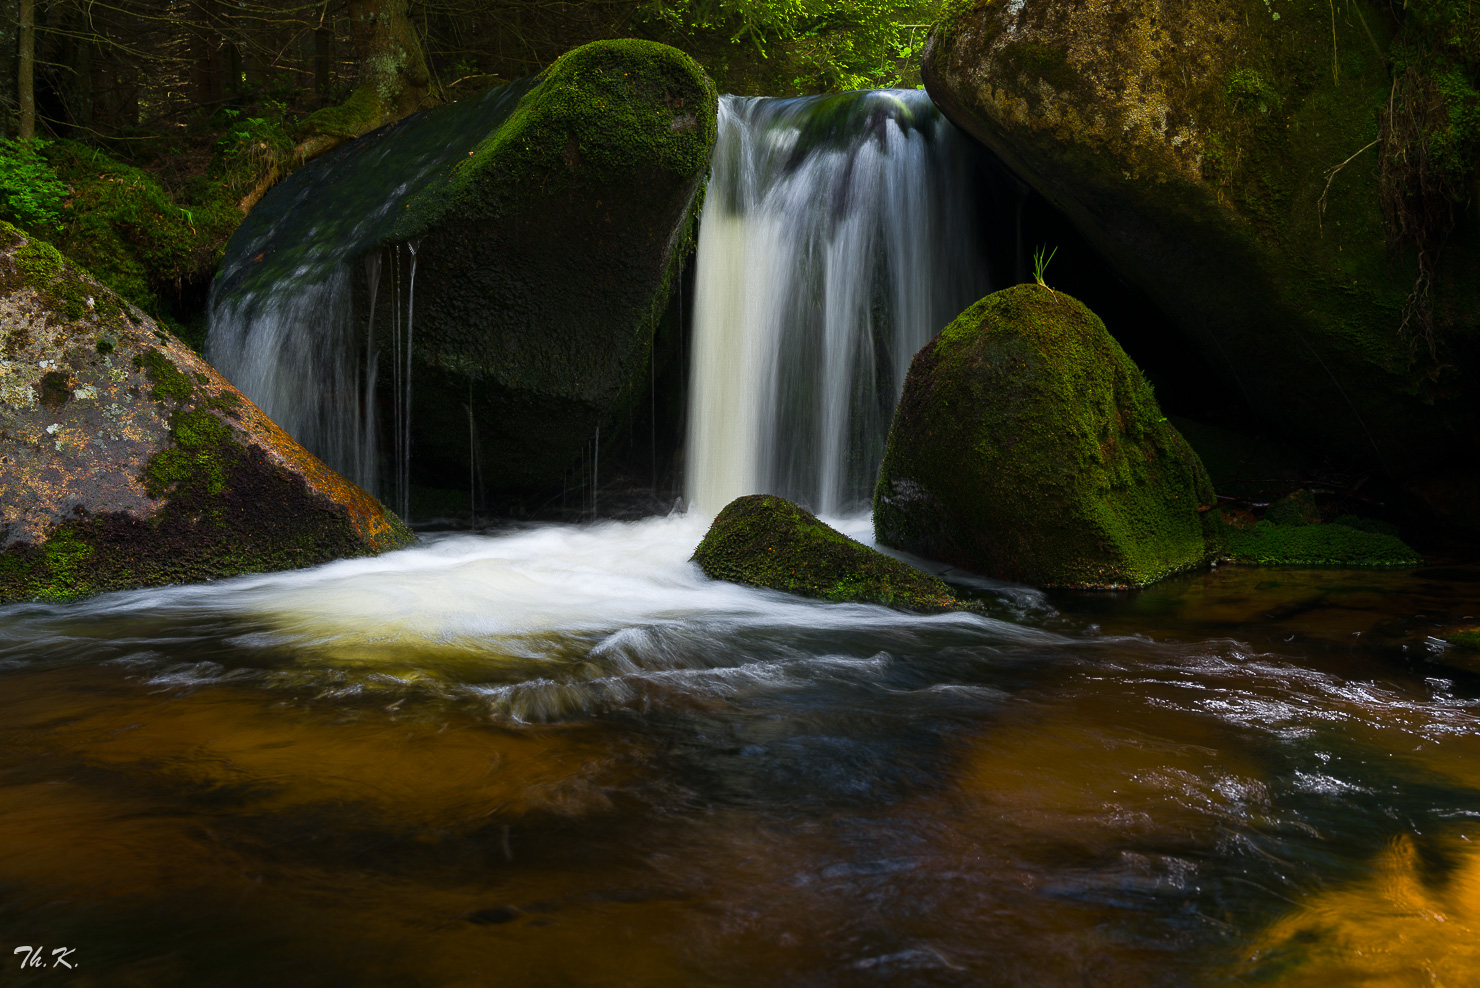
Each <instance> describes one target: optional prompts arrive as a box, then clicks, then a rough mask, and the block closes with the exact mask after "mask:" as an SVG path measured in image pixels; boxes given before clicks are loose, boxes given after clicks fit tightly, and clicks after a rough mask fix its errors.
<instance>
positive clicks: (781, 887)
mask: <svg viewBox="0 0 1480 988" xmlns="http://www.w3.org/2000/svg"><path fill="white" fill-rule="evenodd" d="M842 524H843V526H844V527H845V528H847V529H849V530H851V531H852V532H853V533H854V534H856V535H859V536H861V537H864V538H866V537H867V532H866V522H864V521H863V520H862V519H853V520H844V521H843V522H842ZM704 527H705V520H704V519H703V518H701V517H698V516H695V515H676V516H673V517H670V518H654V519H649V520H647V521H643V522H638V523H605V524H595V525H588V526H579V527H569V526H545V527H539V528H528V529H515V530H510V531H507V532H504V533H502V534H499V535H484V536H472V535H462V536H448V537H441V538H432V539H429V540H428V541H427V542H426V543H425V544H423V545H422V546H420V547H417V548H414V549H409V550H406V551H403V552H399V553H394V554H391V555H388V556H384V557H381V558H378V559H372V560H355V561H345V562H341V563H336V564H332V565H329V566H324V567H320V568H318V569H314V570H310V571H305V572H297V573H286V574H275V575H269V576H251V577H242V578H238V579H235V580H230V581H223V582H220V583H215V584H207V585H202V586H194V587H179V588H170V589H162V590H151V591H142V592H137V593H125V594H114V595H109V596H106V597H102V598H98V599H96V600H93V601H91V602H87V603H84V604H79V605H70V606H39V605H21V606H11V607H8V608H4V609H0V737H3V740H4V743H3V745H0V930H3V931H4V933H5V936H6V938H7V939H6V945H7V946H6V949H5V950H4V951H3V954H4V958H5V961H6V967H5V969H4V970H5V983H6V984H37V985H41V984H51V983H55V982H56V981H58V980H61V978H62V977H63V975H64V974H65V972H53V971H39V972H36V971H33V972H29V973H22V972H20V970H19V967H18V963H19V961H18V959H17V958H13V957H12V956H11V954H10V950H11V949H13V947H14V946H19V945H37V944H44V945H45V946H46V948H47V950H48V956H49V951H50V950H51V949H52V948H56V947H68V948H74V949H75V951H76V952H75V953H74V954H73V955H71V959H72V960H74V961H78V962H80V964H81V966H80V968H79V969H78V971H77V973H76V974H75V975H72V974H66V976H67V977H75V978H82V979H84V981H85V983H91V984H149V985H203V984H240V985H256V984H262V983H264V982H266V981H268V980H270V979H275V980H279V981H282V982H284V983H289V984H304V985H314V984H323V985H331V984H333V985H338V984H428V985H454V984H465V985H486V984H521V985H523V984H529V985H569V984H592V985H597V984H602V985H605V984H610V985H619V984H620V985H632V984H640V985H692V984H735V985H740V984H753V983H756V982H758V981H760V982H771V983H778V984H817V985H833V984H899V985H917V984H940V985H978V984H1002V985H1008V984H1011V985H1034V984H1040V985H1061V984H1094V985H1137V986H1141V985H1187V984H1196V983H1229V982H1238V983H1254V984H1292V983H1293V984H1312V985H1317V984H1319V985H1327V984H1335V983H1359V982H1361V983H1374V984H1419V983H1422V984H1431V983H1436V984H1445V985H1464V984H1469V983H1471V982H1470V980H1467V979H1469V975H1470V973H1471V972H1473V970H1475V969H1476V967H1475V965H1476V964H1477V963H1480V957H1477V956H1476V954H1477V952H1480V948H1477V944H1480V937H1477V934H1480V928H1477V927H1480V855H1477V853H1476V852H1475V850H1474V848H1475V847H1476V844H1477V843H1480V768H1477V766H1480V677H1477V676H1476V675H1475V673H1474V671H1472V669H1471V668H1470V667H1467V666H1466V665H1465V664H1464V663H1463V661H1462V660H1461V659H1460V657H1459V656H1458V654H1457V653H1455V652H1454V651H1453V650H1449V651H1445V650H1443V649H1442V648H1441V647H1440V646H1438V645H1437V644H1436V643H1434V642H1433V641H1432V640H1430V638H1429V635H1431V634H1432V633H1433V632H1434V631H1435V630H1436V629H1437V628H1439V627H1441V626H1443V625H1444V624H1445V623H1446V622H1448V621H1450V620H1454V619H1458V618H1462V617H1464V616H1466V615H1477V614H1480V609H1477V608H1480V570H1477V569H1475V568H1456V569H1450V570H1447V571H1440V570H1437V569H1431V570H1426V571H1425V570H1420V571H1418V572H1414V573H1349V572H1340V571H1309V572H1294V571H1268V570H1263V571H1260V570H1245V569H1235V568H1222V569H1218V570H1214V571H1211V572H1208V573H1204V574H1199V575H1194V576H1189V577H1184V578H1181V579H1178V580H1173V581H1168V582H1167V583H1165V584H1162V585H1160V586H1158V587H1155V588H1152V589H1151V590H1148V591H1145V592H1142V593H1139V594H1100V595H1063V596H1057V597H1051V596H1046V595H1044V594H1042V593H1039V592H1037V591H1033V590H1030V589H1027V588H1023V587H1016V586H1010V585H1000V584H991V583H986V582H981V583H978V584H977V593H978V594H979V595H980V596H981V599H982V600H983V601H984V602H985V603H986V605H987V606H986V613H985V614H980V615H977V614H970V615H968V614H956V615H940V616H931V617H912V616H908V615H902V614H898V613H895V612H891V611H888V610H884V609H880V608H874V607H866V606H856V605H840V604H828V603H816V602H808V601H803V600H799V599H796V598H790V597H786V596H783V595H780V594H775V593H771V592H766V591H759V590H753V589H748V588H744V587H740V586H736V585H731V584H724V583H714V582H711V581H708V580H706V579H704V578H703V577H702V575H701V574H700V573H699V572H698V570H697V568H696V567H695V566H694V565H693V564H692V563H690V562H688V561H687V559H688V555H689V554H690V552H691V551H692V548H693V546H694V544H695V543H696V542H697V540H698V539H699V537H700V536H701V534H702V532H703V530H704ZM1363 978H1368V979H1369V980H1368V981H1366V982H1363V981H1362V979H1363ZM86 979H92V980H90V981H88V980H86Z"/></svg>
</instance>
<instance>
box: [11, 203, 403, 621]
mask: <svg viewBox="0 0 1480 988" xmlns="http://www.w3.org/2000/svg"><path fill="white" fill-rule="evenodd" d="M0 471H3V474H4V478H5V481H4V483H3V484H0V602H5V601H14V600H27V599H35V598H40V599H48V600H55V599H63V598H68V597H78V596H83V595H86V594H91V593H97V592H101V591H104V590H116V589H122V588H127V587H141V586H158V585H162V584H167V583H182V582H192V581H198V580H203V579H209V578H215V577H225V576H232V575H235V574H238V573H250V572H262V571H267V570H280V569H291V568H293V567H298V566H311V565H314V564H317V563H323V562H328V561H330V560H333V559H339V558H342V557H346V556H364V555H370V554H372V553H376V552H380V551H382V550H385V549H392V548H397V547H399V546H402V545H405V544H407V543H409V542H410V541H411V539H412V535H411V532H410V531H409V530H408V529H407V528H406V527H405V526H404V525H402V524H401V522H400V521H399V520H398V519H396V517H395V516H394V515H392V514H390V513H389V512H387V511H386V510H385V509H384V508H383V507H381V505H380V503H379V502H377V501H376V500H375V499H374V498H372V497H370V496H369V495H368V494H366V493H365V492H364V491H362V490H360V488H358V487H356V486H355V485H354V484H351V483H350V482H348V481H347V480H345V479H344V478H342V477H340V476H339V475H338V474H336V473H334V472H333V471H332V470H330V469H329V468H328V467H326V466H325V465H324V464H323V463H321V462H319V460H317V459H316V458H314V457H313V456H312V455H311V454H309V453H308V451H307V450H305V449H303V447H301V446H299V445H298V444H297V443H296V442H294V441H293V440H292V439H291V438H289V437H288V435H287V434H286V433H284V432H283V431H282V430H281V429H279V428H278V427H277V426H276V425H274V424H273V422H272V421H271V420H270V419H268V418H267V416H265V415H263V414H262V412H261V411H260V410H259V409H258V408H257V407H256V406H255V405H253V404H252V403H251V402H249V401H247V400H246V399H245V398H243V397H242V395H241V394H240V392H238V391H237V390H236V389H235V388H233V387H232V386H231V385H230V384H229V383H227V382H226V380H225V379H224V378H222V377H221V376H220V375H219V374H217V373H216V372H215V371H214V370H213V369H212V368H211V367H210V366H209V365H208V364H206V363H205V362H204V361H203V360H201V359H200V358H199V357H198V356H196V355H195V353H194V352H192V351H191V350H190V349H189V348H188V347H186V346H185V345H184V344H183V343H181V342H180V341H179V340H177V339H175V338H174V337H172V336H170V335H169V334H168V333H166V332H164V331H163V330H161V329H160V328H159V327H158V326H157V325H155V324H154V323H153V322H152V321H151V320H150V319H149V318H148V317H146V316H145V315H144V314H143V313H141V312H140V311H139V310H138V309H136V308H134V307H132V306H131V305H129V304H128V303H126V302H124V301H123V300H122V299H120V298H119V297H118V296H117V295H114V294H113V293H112V292H111V291H109V290H108V289H106V288H104V287H103V286H102V285H100V284H99V283H98V282H97V281H95V280H94V279H93V278H92V277H91V276H89V275H86V274H84V273H82V272H81V271H79V270H78V269H77V268H75V267H74V266H73V265H72V264H70V263H68V262H67V261H66V260H64V259H63V257H62V255H61V254H60V253H58V252H57V250H56V248H54V247H52V246H51V245H50V244H47V243H44V242H42V241H39V240H34V239H29V238H27V237H25V236H23V235H21V234H20V233H19V232H18V231H17V230H16V229H15V228H13V227H10V226H7V225H4V224H0Z"/></svg>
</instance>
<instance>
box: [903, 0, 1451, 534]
mask: <svg viewBox="0 0 1480 988" xmlns="http://www.w3.org/2000/svg"><path fill="white" fill-rule="evenodd" d="M1463 11H1464V8H1463V6H1459V7H1454V8H1453V9H1451V7H1450V6H1447V5H1440V4H1421V5H1416V6H1415V5H1406V6H1405V5H1397V6H1391V5H1383V4H1379V3H1376V2H1373V0H1353V2H1351V3H1348V4H1346V5H1345V6H1340V5H1339V6H1338V9H1337V11H1336V13H1335V14H1333V13H1332V10H1331V9H1330V8H1328V7H1326V6H1322V5H1319V4H1288V3H1276V4H1273V5H1271V4H1270V3H1269V2H1268V0H1207V2H1201V3H1179V4H1166V3H1162V2H1160V0H1088V2H1086V0H1014V2H1007V0H976V2H972V3H969V4H966V5H963V6H962V7H960V8H958V12H957V13H955V14H953V15H951V16H948V17H946V18H944V19H943V20H942V21H941V23H940V26H938V27H937V28H936V30H935V31H934V32H933V33H932V35H931V37H930V40H929V42H928V44H927V46H926V51H925V54H924V60H923V69H924V79H925V85H926V88H927V89H928V91H929V93H930V95H931V97H932V98H933V99H934V100H935V102H936V103H937V104H938V105H939V106H940V108H941V109H942V110H943V111H944V112H945V114H946V115H947V116H948V117H949V118H950V119H951V120H952V121H953V122H954V123H956V124H957V125H959V126H961V127H962V128H964V129H965V130H966V131H968V132H969V133H971V134H972V135H973V136H975V137H976V138H977V139H978V140H980V141H981V142H982V143H984V144H985V145H986V146H987V147H989V148H990V149H992V150H993V151H994V152H995V153H996V154H997V155H999V156H1000V157H1001V158H1002V159H1003V161H1005V162H1006V163H1007V164H1008V165H1009V166H1010V167H1011V168H1012V169H1013V170H1014V171H1015V172H1016V173H1017V174H1018V175H1019V176H1021V177H1022V178H1023V180H1024V181H1026V182H1028V183H1029V184H1031V185H1032V187H1033V188H1034V189H1035V190H1037V191H1038V192H1039V193H1041V194H1042V195H1043V197H1044V198H1045V199H1047V200H1048V201H1049V202H1051V203H1052V204H1053V205H1054V206H1055V207H1057V208H1058V209H1059V210H1061V211H1062V212H1063V213H1064V214H1065V216H1067V217H1068V219H1069V220H1070V221H1071V222H1072V223H1073V224H1074V226H1075V227H1076V228H1077V229H1078V230H1079V231H1080V232H1081V233H1082V234H1083V235H1084V236H1085V237H1086V238H1087V239H1088V240H1089V241H1090V243H1091V244H1093V245H1094V246H1095V247H1096V248H1097V249H1098V250H1099V251H1100V252H1101V253H1102V254H1103V256H1104V257H1105V258H1106V259H1107V260H1108V262H1109V263H1110V264H1111V265H1113V266H1114V267H1115V268H1116V269H1117V271H1118V272H1119V273H1120V274H1121V275H1122V276H1123V277H1125V278H1127V279H1128V280H1130V281H1131V282H1133V283H1134V284H1136V285H1138V286H1139V287H1141V288H1142V289H1143V290H1145V291H1146V292H1147V294H1148V295H1150V296H1151V298H1152V299H1153V300H1154V301H1155V302H1156V303H1157V304H1158V305H1159V307H1160V308H1161V309H1162V311H1163V312H1165V313H1166V315H1167V316H1168V317H1169V318H1170V319H1171V320H1172V321H1173V322H1174V323H1175V324H1176V325H1177V326H1178V328H1179V329H1180V331H1181V332H1182V333H1183V334H1184V335H1185V336H1186V337H1187V338H1188V339H1189V340H1190V341H1192V342H1193V344H1194V345H1195V346H1197V347H1198V348H1199V349H1200V350H1201V351H1202V352H1203V353H1204V355H1205V356H1206V357H1207V359H1208V361H1209V363H1210V364H1211V365H1212V366H1213V367H1214V368H1215V370H1216V372H1217V373H1219V374H1220V375H1221V376H1222V377H1224V378H1225V380H1226V381H1227V382H1228V383H1229V384H1230V385H1231V386H1233V387H1235V388H1237V389H1238V391H1239V392H1240V393H1241V394H1242V395H1243V396H1244V397H1245V398H1246V399H1247V401H1248V402H1249V403H1250V404H1251V405H1252V406H1253V408H1254V409H1255V410H1256V411H1257V412H1258V413H1259V414H1260V415H1261V416H1262V417H1263V418H1264V419H1265V420H1267V421H1268V422H1270V423H1271V424H1272V425H1273V426H1275V427H1276V430H1277V431H1278V432H1279V433H1280V434H1281V436H1282V437H1283V438H1288V439H1290V440H1293V441H1297V442H1300V443H1301V444H1303V445H1304V446H1306V447H1307V448H1310V449H1313V450H1319V451H1321V452H1322V453H1326V454H1335V455H1337V456H1339V457H1341V458H1343V459H1344V460H1346V461H1347V462H1349V463H1352V464H1354V465H1358V466H1361V467H1364V468H1366V469H1369V470H1371V471H1373V472H1374V473H1375V474H1377V475H1378V476H1382V477H1387V478H1391V479H1393V480H1395V481H1398V482H1399V483H1402V484H1403V485H1404V486H1405V487H1406V488H1407V490H1408V491H1409V492H1410V495H1411V497H1412V498H1413V500H1415V501H1416V502H1418V503H1419V504H1421V505H1424V506H1426V507H1427V508H1428V510H1431V511H1433V512H1435V513H1437V514H1440V515H1442V516H1444V517H1446V518H1447V519H1449V520H1451V521H1455V522H1458V523H1461V524H1464V523H1467V522H1468V523H1470V524H1473V518H1474V514H1473V511H1472V509H1471V506H1472V505H1473V503H1474V500H1475V492H1476V491H1477V490H1480V474H1477V473H1476V472H1475V471H1473V470H1472V469H1470V467H1469V464H1472V463H1473V462H1474V461H1475V458H1476V454H1477V452H1480V400H1477V398H1480V384H1477V381H1480V379H1477V378H1476V376H1475V375H1474V373H1473V370H1472V369H1473V368H1474V367H1475V366H1476V365H1477V362H1480V276H1477V274H1476V272H1480V214H1477V213H1476V212H1475V209H1474V201H1475V197H1474V194H1473V191H1471V189H1472V188H1473V182H1474V180H1475V175H1476V171H1475V161H1476V160H1477V159H1476V150H1475V149H1476V147H1477V146H1480V116H1477V114H1476V107H1477V105H1480V104H1477V102H1476V96H1475V87H1476V86H1477V84H1480V83H1477V79H1476V76H1475V74H1474V69H1473V65H1474V64H1475V63H1474V55H1473V46H1474V43H1475V42H1474V37H1475V35H1474V32H1473V31H1468V33H1466V30H1462V29H1461V28H1459V27H1455V28H1454V30H1453V32H1449V31H1448V28H1447V27H1446V26H1445V24H1446V22H1445V18H1450V17H1462V16H1464V14H1463ZM1395 32H1396V33H1395ZM1424 32H1430V33H1432V34H1433V35H1434V36H1433V37H1429V36H1427V35H1425V33H1424ZM1451 35H1452V36H1451ZM1466 44H1468V45H1470V46H1471V52H1472V54H1471V55H1470V56H1469V65H1470V66H1472V67H1471V68H1470V69H1464V68H1461V67H1460V65H1461V63H1463V62H1464V61H1465V59H1464V57H1462V56H1457V55H1455V54H1454V53H1453V49H1452V46H1455V45H1466ZM1446 46H1451V47H1446ZM1405 52H1406V54H1404V53H1405ZM1425 52H1434V53H1440V54H1437V55H1433V56H1430V55H1426V54H1424V53H1425ZM1445 52H1448V54H1442V53H1445ZM1390 56H1391V57H1390ZM1435 58H1438V59H1439V61H1437V62H1436V61H1435ZM1445 59H1447V60H1448V61H1444V60H1445ZM1393 65H1401V66H1404V67H1405V68H1404V70H1403V71H1397V72H1395V70H1394V69H1393ZM1466 72H1468V81H1467V79H1466ZM1435 73H1437V74H1435ZM1436 101H1437V102H1436ZM1412 127H1418V128H1420V130H1419V131H1418V132H1414V133H1410V132H1409V130H1405V128H1412ZM1424 128H1427V130H1424ZM1380 132H1381V133H1383V134H1385V135H1386V137H1384V138H1383V139H1382V140H1381V141H1379V140H1378V138H1379V133H1380ZM1462 148H1463V149H1464V150H1461V149H1462ZM1425 168H1427V169H1428V171H1427V177H1426V178H1425V179H1424V182H1425V183H1426V184H1425V185H1424V190H1423V192H1422V194H1420V192H1419V191H1418V189H1417V187H1416V186H1414V185H1413V181H1416V179H1415V178H1414V176H1415V175H1417V174H1420V173H1421V172H1422V170H1423V169H1425ZM1415 170H1417V171H1415ZM1466 174H1467V175H1468V177H1465V175H1466ZM1384 183H1388V184H1386V185H1384ZM1405 183H1406V184H1405ZM1446 183H1447V184H1448V185H1449V186H1452V188H1451V189H1450V191H1449V192H1447V193H1446V192H1444V191H1443V189H1444V188H1445V187H1446ZM1414 211H1419V212H1422V211H1427V213H1426V214H1425V215H1423V216H1418V217H1417V218H1415V213H1414ZM1385 212H1386V215H1387V219H1386V220H1385ZM1444 217H1449V219H1452V220H1453V232H1452V234H1450V235H1448V236H1447V239H1446V238H1445V234H1444V230H1443V229H1441V227H1443V224H1445V223H1448V222H1449V219H1444ZM1435 223H1438V224H1439V226H1437V227H1436V226H1434V224H1435ZM1403 224H1408V225H1407V226H1406V227H1404V226H1403ZM1400 228H1402V229H1407V230H1409V231H1410V232H1412V231H1419V230H1421V231H1424V233H1423V235H1424V236H1429V237H1431V240H1430V242H1429V244H1428V247H1427V248H1425V249H1423V251H1422V255H1423V256H1422V263H1423V264H1425V265H1427V267H1426V268H1424V269H1423V270H1427V271H1428V275H1427V276H1426V277H1425V278H1419V277H1418V274H1419V271H1420V270H1421V268H1420V254H1421V250H1420V248H1419V247H1416V246H1415V243H1414V241H1413V240H1412V239H1411V238H1408V235H1407V234H1404V233H1403V232H1402V229H1400ZM1415 235H1417V234H1415ZM1441 246H1442V250H1440V247H1441ZM1425 299H1427V300H1428V301H1431V303H1432V305H1431V306H1430V305H1426V304H1425ZM1430 317H1432V321H1431V322H1430ZM1454 488H1457V490H1455V491H1454V493H1449V492H1450V491H1451V489H1454Z"/></svg>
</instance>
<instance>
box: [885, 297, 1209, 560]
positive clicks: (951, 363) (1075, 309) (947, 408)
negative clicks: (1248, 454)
mask: <svg viewBox="0 0 1480 988" xmlns="http://www.w3.org/2000/svg"><path fill="white" fill-rule="evenodd" d="M1212 502H1213V494H1212V488H1211V486H1210V484H1209V483H1208V479H1207V474H1206V472H1205V471H1204V470H1203V467H1202V463H1201V462H1200V461H1199V460H1198V458H1197V454H1195V453H1194V452H1193V451H1192V449H1191V447H1189V446H1188V445H1187V443H1186V442H1185V441H1184V440H1183V439H1182V437H1181V435H1179V434H1178V432H1177V430H1176V429H1174V428H1172V426H1171V425H1170V424H1169V423H1168V422H1167V421H1166V418H1165V417H1164V416H1163V415H1162V414H1161V410H1160V408H1159V407H1158V406H1157V403H1156V399H1155V396H1154V395H1153V394H1152V391H1151V386H1150V385H1149V384H1148V383H1147V382H1146V379H1145V377H1144V376H1143V375H1142V374H1141V372H1140V370H1139V369H1138V368H1137V367H1136V366H1135V364H1134V363H1132V362H1131V360H1130V358H1129V357H1127V356H1126V355H1125V352H1124V351H1123V350H1121V348H1120V346H1119V344H1117V343H1116V342H1115V340H1114V339H1113V338H1111V336H1110V334H1109V333H1108V332H1107V331H1106V330H1105V327H1104V324H1103V323H1102V322H1100V320H1099V318H1098V317H1096V316H1095V315H1094V313H1092V312H1090V311H1089V310H1088V309H1087V308H1085V307H1084V306H1083V305H1082V304H1080V303H1079V302H1078V301H1077V300H1075V299H1073V298H1071V297H1069V296H1068V295H1065V294H1064V293H1062V292H1052V291H1050V290H1049V289H1047V288H1044V287H1041V286H1037V285H1023V286H1019V287H1017V288H1010V289H1007V290H1006V291H1001V292H997V293H995V294H993V295H989V296H987V297H986V298H985V299H982V300H981V301H980V302H977V303H976V304H975V305H973V306H972V307H971V308H969V309H967V310H966V311H965V312H963V313H962V314H961V316H960V317H959V318H957V319H956V321H955V322H953V323H952V324H951V325H950V326H948V327H947V328H946V329H945V330H943V331H942V332H941V334H940V335H939V336H938V337H937V338H936V339H935V340H934V341H933V342H932V343H929V344H927V345H926V346H925V347H924V348H923V349H922V350H921V351H920V352H919V353H918V354H916V355H915V359H914V361H913V363H912V364H911V366H910V371H909V375H908V377H907V378H906V380H905V385H904V394H903V396H902V398H901V400H900V404H899V406H898V408H897V409H896V411H895V416H894V422H893V425H892V427H891V430H890V436H889V442H888V447H887V449H886V452H885V455H884V463H883V466H882V467H881V469H880V471H879V483H878V487H877V488H876V490H875V493H874V526H875V530H876V531H877V532H878V535H879V539H880V541H882V542H885V543H887V544H889V545H894V546H898V547H900V548H902V549H905V550H907V551H910V552H915V553H918V554H920V555H923V556H928V557H931V558H935V559H940V560H942V561H945V562H950V563H953V564H955V565H958V566H961V567H962V568H964V569H969V570H973V571H975V572H979V573H986V574H989V575H992V576H999V577H1004V578H1007V579H1014V580H1023V581H1025V582H1029V583H1035V584H1039V585H1042V586H1057V587H1076V588H1103V587H1123V586H1144V585H1146V584H1148V583H1151V582H1154V581H1155V580H1158V579H1161V578H1162V577H1164V576H1167V575H1168V574H1170V573H1174V572H1177V571H1179V570H1184V569H1188V568H1191V567H1193V566H1197V565H1200V564H1201V563H1203V562H1204V561H1205V559H1206V558H1207V552H1206V548H1205V545H1204V537H1203V522H1202V518H1201V513H1202V512H1203V511H1204V510H1206V508H1207V507H1208V506H1210V505H1211V504H1212Z"/></svg>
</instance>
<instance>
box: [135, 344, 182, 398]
mask: <svg viewBox="0 0 1480 988" xmlns="http://www.w3.org/2000/svg"><path fill="white" fill-rule="evenodd" d="M134 366H135V367H138V368H141V369H142V370H143V371H144V372H145V373H146V374H148V375H149V380H150V381H152V382H153V383H154V387H153V388H152V389H151V390H150V392H149V394H150V396H151V397H153V398H154V399H155V400H157V401H185V400H186V399H188V398H189V397H190V396H191V395H192V394H194V393H195V386H194V385H193V384H191V383H190V378H189V376H187V375H185V374H182V373H181V372H180V369H179V368H178V367H176V366H175V365H174V364H173V363H171V362H170V359H169V358H168V357H166V356H165V355H164V354H162V353H160V352H159V351H158V350H145V351H144V352H143V353H141V354H139V355H138V356H136V357H134Z"/></svg>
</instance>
